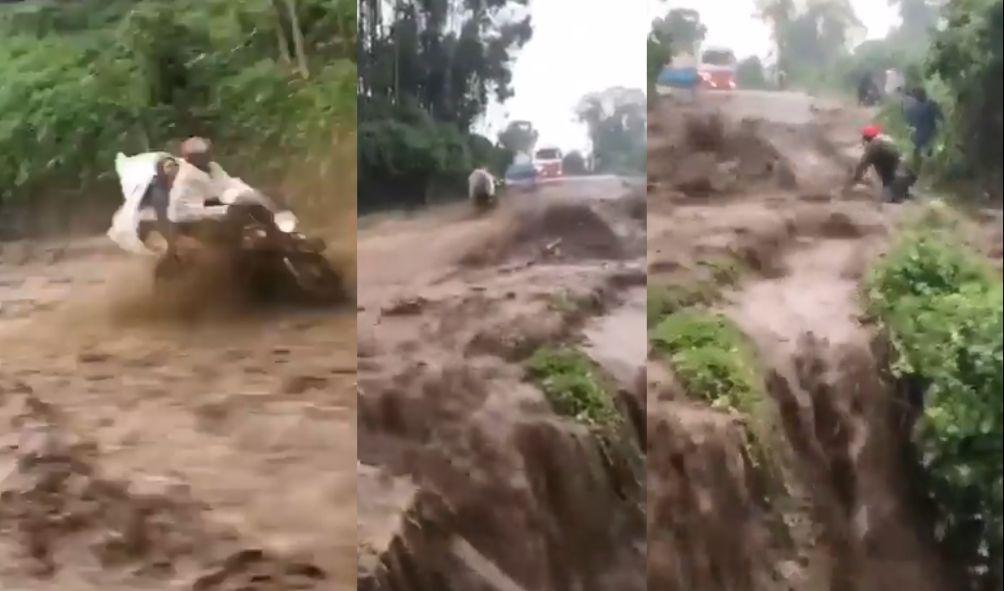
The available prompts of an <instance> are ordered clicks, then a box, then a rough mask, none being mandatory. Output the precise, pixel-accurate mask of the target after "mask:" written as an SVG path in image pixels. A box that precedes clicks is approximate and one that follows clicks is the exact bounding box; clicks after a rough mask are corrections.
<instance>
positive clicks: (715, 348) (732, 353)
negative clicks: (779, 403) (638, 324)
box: [650, 310, 763, 414]
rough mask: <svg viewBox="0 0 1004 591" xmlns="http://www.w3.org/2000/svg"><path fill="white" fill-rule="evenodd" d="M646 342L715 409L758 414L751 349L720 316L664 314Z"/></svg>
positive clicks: (760, 392) (758, 393)
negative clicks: (722, 408)
mask: <svg viewBox="0 0 1004 591" xmlns="http://www.w3.org/2000/svg"><path fill="white" fill-rule="evenodd" d="M650 340H651V341H652V345H653V346H654V347H655V349H656V350H657V351H659V352H660V353H662V354H664V355H665V356H666V360H667V361H668V362H669V364H670V366H672V368H673V371H674V373H676V375H677V376H678V377H679V378H680V380H681V382H682V383H683V386H684V388H685V389H686V390H687V392H688V393H690V394H691V395H694V396H699V397H701V398H703V399H705V400H707V401H708V402H709V403H711V404H712V405H713V406H715V407H726V408H733V409H736V410H738V411H740V412H742V413H744V414H753V413H757V412H758V406H759V405H760V404H761V402H762V401H763V386H762V382H761V380H760V378H759V375H758V372H757V370H756V361H755V357H754V355H753V349H752V347H751V346H750V344H749V343H748V342H747V340H746V338H745V336H743V334H742V332H741V331H740V330H739V329H738V328H737V327H736V326H735V325H734V324H733V323H732V322H730V321H729V320H728V319H726V318H725V317H724V316H721V315H717V314H712V313H708V312H703V311H697V310H683V311H679V312H675V313H673V314H670V315H669V316H667V317H666V318H664V319H663V320H662V321H661V322H659V324H657V325H656V326H655V328H654V329H652V334H651V338H650Z"/></svg>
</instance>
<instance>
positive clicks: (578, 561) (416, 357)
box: [358, 182, 645, 591]
mask: <svg viewBox="0 0 1004 591" xmlns="http://www.w3.org/2000/svg"><path fill="white" fill-rule="evenodd" d="M604 189H606V194H605V195H603V194H601V192H602V191H603V190H604ZM637 200H638V197H637V194H635V196H634V197H631V193H630V190H629V189H626V188H625V187H623V186H622V185H621V183H619V182H613V183H609V184H602V185H590V186H589V187H588V188H583V187H579V186H564V187H553V188H551V189H550V190H549V191H547V192H545V193H544V194H539V195H527V196H522V197H520V196H510V197H509V198H508V199H507V200H504V201H503V203H502V206H501V208H500V209H499V210H497V211H494V212H492V213H490V214H488V215H486V216H482V217H478V216H471V215H470V213H469V210H466V209H465V208H462V207H461V206H448V207H443V208H436V209H431V210H428V211H425V212H423V213H422V214H420V215H418V216H415V217H411V218H400V217H391V218H387V217H384V218H383V219H375V220H364V224H363V226H364V227H365V228H366V229H364V230H363V231H362V232H361V234H360V265H361V267H360V268H361V270H362V271H361V275H360V289H359V305H360V311H359V331H360V353H359V354H360V363H359V368H360V380H359V421H360V422H359V458H360V462H361V464H360V466H359V468H358V478H359V491H360V493H359V499H360V506H359V531H360V541H359V544H360V558H359V566H358V568H359V580H360V589H381V590H395V589H409V590H410V589H415V590H418V589H426V590H429V591H433V590H435V591H440V590H443V591H448V590H451V589H453V590H467V589H498V590H505V591H509V590H514V591H516V590H530V589H533V590H535V591H536V590H542V591H547V590H565V589H583V590H600V589H625V590H630V589H643V588H644V587H645V540H644V502H645V499H644V485H643V480H644V477H643V473H642V470H643V468H644V466H643V462H642V451H641V443H640V441H642V440H643V439H642V438H643V435H644V433H643V429H640V428H639V425H638V417H639V416H643V413H644V403H643V401H644V388H643V386H644V384H643V383H642V382H641V381H639V380H638V378H637V375H638V372H639V371H640V372H643V367H644V351H643V349H642V347H644V330H643V329H641V330H640V331H639V332H638V333H637V334H633V335H625V334H624V333H623V332H620V331H618V330H611V329H610V328H609V327H610V324H609V323H608V320H607V319H608V318H610V319H612V318H615V317H616V318H625V317H626V318H627V320H628V325H630V326H639V327H643V326H644V325H643V322H644V320H643V318H644V315H643V311H644V309H643V308H639V307H638V306H637V305H636V304H637V300H638V287H639V285H642V284H643V283H644V267H643V262H642V261H643V260H644V259H643V258H642V257H643V256H644V219H643V218H641V219H639V218H640V216H638V215H637V209H638V208H637ZM465 205H466V204H465ZM632 212H633V213H634V215H632ZM635 320H638V321H639V322H634V321H635ZM628 337H630V338H633V339H634V340H635V341H637V342H638V344H639V346H638V347H634V348H631V347H628V348H627V349H628V350H629V351H632V350H633V351H640V355H638V356H637V358H636V359H629V358H628V357H629V356H630V354H628V355H624V354H623V351H622V350H618V352H619V353H621V354H620V355H608V354H605V353H609V352H610V351H611V350H617V347H616V344H615V343H617V342H620V341H621V339H622V338H628ZM546 344H572V345H578V346H581V347H582V348H583V350H585V351H587V353H590V354H592V355H593V356H594V359H595V361H596V362H597V363H598V364H599V366H600V368H601V371H602V372H603V373H605V374H607V376H608V378H609V380H610V382H611V384H612V386H611V388H610V394H611V396H612V397H614V398H615V399H616V400H615V401H616V403H617V404H618V405H619V408H621V409H622V416H623V424H622V425H621V426H619V427H617V428H615V429H614V430H613V432H611V433H607V434H605V435H604V434H602V433H600V432H597V431H595V430H592V429H589V428H586V427H585V426H583V425H580V424H578V423H576V422H575V421H573V420H571V419H569V418H565V417H561V416H558V415H556V414H555V413H554V412H553V411H552V410H551V408H550V406H549V404H548V403H547V401H546V399H545V398H544V396H543V394H542V393H541V392H540V391H539V390H538V389H537V387H536V386H534V385H533V384H532V383H531V382H529V381H527V379H526V373H525V369H524V368H523V362H524V361H525V360H526V358H527V357H528V356H530V355H531V354H532V353H533V352H534V351H535V350H536V349H537V348H538V347H540V346H542V345H546Z"/></svg>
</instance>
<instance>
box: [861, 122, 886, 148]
mask: <svg viewBox="0 0 1004 591" xmlns="http://www.w3.org/2000/svg"><path fill="white" fill-rule="evenodd" d="M881 133H882V128H880V127H879V126H878V125H869V126H868V127H865V128H864V129H862V130H861V141H863V142H864V143H866V144H867V143H869V142H871V141H872V140H874V139H875V138H877V137H878V136H879V135H880V134H881Z"/></svg>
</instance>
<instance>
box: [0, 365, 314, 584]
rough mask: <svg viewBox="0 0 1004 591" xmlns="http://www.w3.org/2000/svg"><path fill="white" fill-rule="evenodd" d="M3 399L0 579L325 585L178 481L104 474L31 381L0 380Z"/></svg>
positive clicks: (94, 452) (92, 449)
mask: <svg viewBox="0 0 1004 591" xmlns="http://www.w3.org/2000/svg"><path fill="white" fill-rule="evenodd" d="M0 404H2V405H3V406H5V407H7V409H8V410H12V411H13V412H12V413H11V416H12V417H13V418H12V419H11V421H10V424H9V426H8V428H9V431H8V435H7V437H5V439H6V440H7V442H6V445H5V447H4V449H3V450H2V451H0V464H2V465H3V466H5V467H9V469H8V470H5V474H6V475H5V477H4V478H3V479H2V481H0V498H2V506H0V535H2V536H3V537H4V538H6V540H7V541H8V542H9V543H8V544H2V546H5V547H8V548H11V555H10V556H7V557H6V558H7V564H5V565H4V567H3V571H7V572H6V573H4V572H3V571H0V580H3V579H4V578H6V577H7V576H8V575H11V574H14V575H17V576H18V577H21V576H27V577H32V578H35V579H38V580H53V581H60V582H61V584H64V585H68V584H70V583H69V581H71V580H75V579H74V577H78V576H83V577H85V578H86V579H88V580H91V581H95V582H97V581H103V582H104V584H105V585H109V586H111V585H117V584H120V583H125V584H128V585H132V584H135V585H142V586H144V587H145V586H147V585H149V584H153V583H157V582H159V583H160V584H166V583H168V582H174V583H175V584H176V583H177V582H180V581H184V582H185V583H184V584H185V585H186V586H187V587H188V588H190V589H192V590H193V591H228V590H231V591H236V590H237V589H242V590H248V591H252V590H261V591H265V590H267V589H275V588H282V589H305V590H307V589H322V588H326V587H325V585H326V584H327V583H326V579H327V575H326V573H325V572H324V571H323V570H322V569H320V568H318V567H317V566H315V565H313V564H310V563H309V562H303V561H297V560H296V559H294V558H283V557H280V556H276V555H274V554H272V553H270V552H267V551H265V550H262V549H258V548H254V547H250V548H249V547H247V546H246V545H244V544H243V543H242V540H240V539H239V538H238V537H237V536H236V535H235V534H234V533H233V532H231V531H229V530H228V529H227V528H225V527H222V526H218V525H214V524H213V523H211V522H209V521H207V520H206V519H205V517H204V512H205V507H204V505H203V504H202V503H200V502H199V501H198V500H197V499H195V498H193V497H192V495H191V491H190V489H189V487H188V486H187V485H186V483H184V482H183V481H181V480H179V479H177V478H174V477H170V476H162V477H153V476H149V477H147V478H145V479H141V480H136V481H116V480H109V479H107V478H105V477H103V476H102V470H101V467H100V461H101V450H99V449H98V448H97V446H96V445H94V444H92V443H90V442H88V441H86V440H84V439H81V438H79V437H77V436H76V435H75V434H73V433H71V432H69V431H68V430H67V429H66V428H65V427H64V426H63V421H62V418H61V416H60V411H59V409H58V408H57V407H55V406H53V405H51V404H49V403H47V402H44V401H42V400H41V399H40V398H38V397H37V396H36V395H35V394H34V392H33V391H32V390H31V388H30V387H28V386H27V385H25V384H23V383H20V382H17V381H9V382H5V383H3V384H0ZM15 565H16V566H15ZM10 568H14V569H15V570H16V571H17V572H12V571H10V570H9V569H10ZM98 584H99V585H100V583H98Z"/></svg>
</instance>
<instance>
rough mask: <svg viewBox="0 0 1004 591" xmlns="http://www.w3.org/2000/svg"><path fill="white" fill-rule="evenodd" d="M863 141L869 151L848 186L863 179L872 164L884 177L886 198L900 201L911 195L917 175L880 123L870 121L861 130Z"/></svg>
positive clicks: (862, 157)
mask: <svg viewBox="0 0 1004 591" xmlns="http://www.w3.org/2000/svg"><path fill="white" fill-rule="evenodd" d="M861 141H862V142H863V143H864V146H865V153H864V154H863V155H862V156H861V160H860V161H859V162H858V165H857V167H855V169H854V174H853V176H852V177H851V181H850V183H849V184H848V188H850V187H851V186H853V185H856V184H858V183H860V182H861V180H862V179H863V178H864V175H865V173H866V172H868V169H869V168H874V169H875V173H876V174H877V175H878V177H879V180H881V181H882V196H883V198H884V199H885V200H886V201H890V202H893V203H899V202H900V201H903V200H904V199H907V198H908V197H909V196H910V186H911V185H912V184H913V181H914V180H915V179H914V175H913V174H912V173H910V172H909V171H907V170H906V169H905V168H904V167H903V164H902V156H901V155H900V152H899V148H897V147H896V143H895V142H893V140H892V138H890V137H889V136H887V135H884V134H883V133H882V128H881V127H879V126H878V125H869V126H868V127H865V128H864V129H862V130H861Z"/></svg>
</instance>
